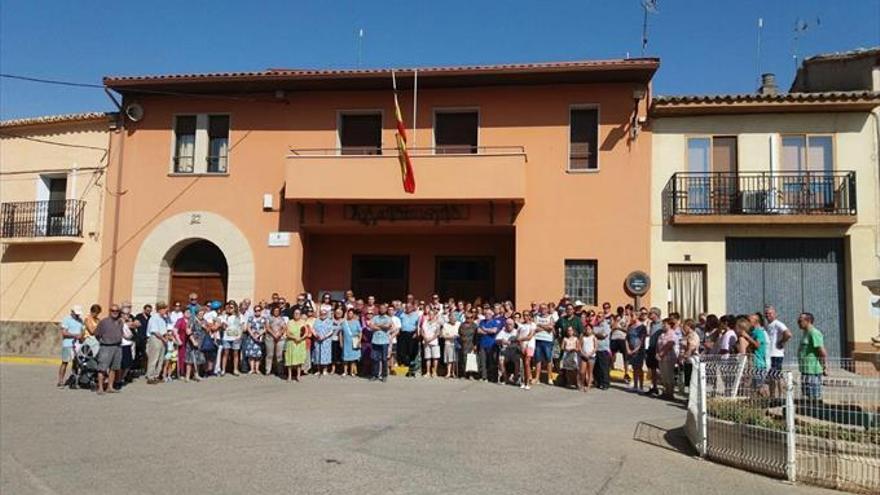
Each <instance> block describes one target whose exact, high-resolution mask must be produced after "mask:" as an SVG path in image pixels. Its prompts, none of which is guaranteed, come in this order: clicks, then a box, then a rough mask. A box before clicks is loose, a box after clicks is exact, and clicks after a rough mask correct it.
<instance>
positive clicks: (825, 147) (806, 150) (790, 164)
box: [782, 136, 834, 172]
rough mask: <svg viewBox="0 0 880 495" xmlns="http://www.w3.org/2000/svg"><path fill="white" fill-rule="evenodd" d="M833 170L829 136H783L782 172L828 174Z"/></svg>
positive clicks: (831, 144) (831, 143)
mask: <svg viewBox="0 0 880 495" xmlns="http://www.w3.org/2000/svg"><path fill="white" fill-rule="evenodd" d="M833 169H834V158H833V140H832V139H831V136H783V137H782V170H783V171H786V172H830V171H832V170H833Z"/></svg>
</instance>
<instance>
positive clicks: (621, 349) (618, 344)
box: [611, 339, 626, 354]
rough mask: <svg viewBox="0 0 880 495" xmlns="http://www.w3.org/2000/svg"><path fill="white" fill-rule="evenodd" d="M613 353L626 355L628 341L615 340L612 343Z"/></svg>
mask: <svg viewBox="0 0 880 495" xmlns="http://www.w3.org/2000/svg"><path fill="white" fill-rule="evenodd" d="M611 352H616V353H619V354H626V339H614V340H612V341H611Z"/></svg>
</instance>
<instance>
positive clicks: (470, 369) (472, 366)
mask: <svg viewBox="0 0 880 495" xmlns="http://www.w3.org/2000/svg"><path fill="white" fill-rule="evenodd" d="M478 370H479V368H478V367H477V355H476V354H474V353H472V352H470V353H468V355H467V357H465V360H464V372H465V373H476V372H477V371H478Z"/></svg>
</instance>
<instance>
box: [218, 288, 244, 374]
mask: <svg viewBox="0 0 880 495" xmlns="http://www.w3.org/2000/svg"><path fill="white" fill-rule="evenodd" d="M220 325H221V327H222V328H223V356H222V357H221V359H220V376H223V375H225V374H226V362H227V361H228V360H229V356H230V355H231V356H232V374H233V375H235V376H238V374H239V373H238V360H239V351H240V350H241V336H242V333H243V327H244V322H243V321H242V318H241V315H240V314H239V312H238V304H236V303H235V301H229V302H228V303H226V314H224V315H223V316H221V317H220Z"/></svg>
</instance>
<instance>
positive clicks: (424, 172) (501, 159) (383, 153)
mask: <svg viewBox="0 0 880 495" xmlns="http://www.w3.org/2000/svg"><path fill="white" fill-rule="evenodd" d="M345 151H346V152H348V151H349V150H345ZM439 151H440V150H435V149H434V148H411V149H410V157H411V158H412V163H413V169H414V171H415V177H416V192H415V194H407V193H406V192H404V190H403V183H402V176H401V172H400V163H399V162H398V161H397V149H396V148H382V149H381V150H371V152H372V153H373V154H343V153H342V150H338V149H291V154H290V155H288V157H287V158H288V162H287V166H286V174H285V175H286V177H285V178H286V185H285V198H286V199H289V200H296V201H301V202H319V201H326V202H333V201H354V202H359V201H391V202H394V201H433V200H442V201H449V202H465V201H474V200H488V201H513V202H518V203H521V202H523V201H524V200H525V195H526V162H527V156H526V153H525V150H524V149H523V148H522V147H519V146H515V147H479V148H477V149H476V150H475V151H476V153H450V152H449V150H443V153H441V152H439Z"/></svg>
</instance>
